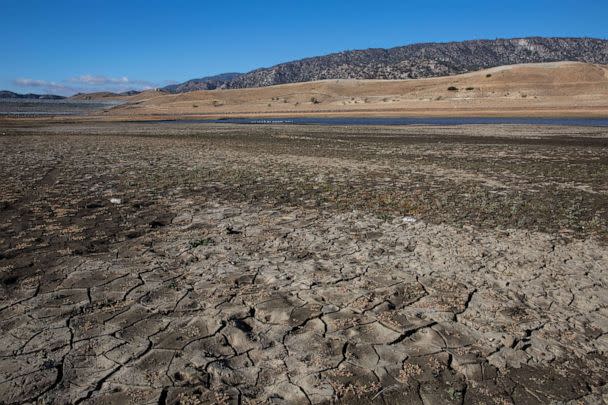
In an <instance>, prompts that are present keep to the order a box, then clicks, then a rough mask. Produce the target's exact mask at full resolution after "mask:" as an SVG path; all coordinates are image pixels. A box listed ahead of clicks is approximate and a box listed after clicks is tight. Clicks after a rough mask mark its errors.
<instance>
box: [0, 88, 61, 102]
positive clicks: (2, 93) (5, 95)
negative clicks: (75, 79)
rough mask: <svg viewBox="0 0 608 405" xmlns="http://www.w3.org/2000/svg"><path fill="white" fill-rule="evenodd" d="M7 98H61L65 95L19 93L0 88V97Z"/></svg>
mask: <svg viewBox="0 0 608 405" xmlns="http://www.w3.org/2000/svg"><path fill="white" fill-rule="evenodd" d="M2 98H4V99H7V98H13V99H30V100H31V99H38V100H62V99H64V98H65V97H63V96H56V95H54V94H33V93H27V94H19V93H14V92H12V91H7V90H0V99H2Z"/></svg>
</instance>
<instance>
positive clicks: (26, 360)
mask: <svg viewBox="0 0 608 405" xmlns="http://www.w3.org/2000/svg"><path fill="white" fill-rule="evenodd" d="M5 131H6V132H7V133H8V135H7V136H4V137H0V142H1V143H2V148H0V150H1V151H2V152H1V153H2V163H1V166H0V167H1V169H2V172H3V173H6V177H7V179H8V180H7V182H6V186H5V188H4V189H3V192H2V201H1V204H2V211H0V215H1V218H2V228H0V232H1V234H0V235H1V246H2V258H1V259H0V267H1V271H2V273H1V279H2V290H1V294H2V295H1V301H0V322H1V325H2V327H1V328H0V329H1V332H0V333H2V335H1V341H2V348H1V349H0V356H1V357H0V398H1V400H2V401H4V402H6V403H23V402H28V401H29V402H35V401H38V400H40V401H43V402H51V403H122V402H131V403H176V402H177V401H179V402H180V403H239V402H240V403H258V402H271V403H326V402H331V401H342V402H344V403H375V402H377V403H383V402H386V403H425V404H427V403H433V404H435V403H437V404H440V403H441V404H443V403H497V404H501V403H548V402H551V401H561V402H568V401H583V402H587V403H597V402H600V401H601V400H602V396H603V395H605V391H604V390H605V388H604V385H605V379H606V374H607V373H608V367H606V357H605V356H606V351H607V350H608V335H607V332H608V313H607V302H606V283H607V280H606V278H607V273H606V271H607V269H608V255H607V254H606V245H605V235H606V233H605V232H606V223H605V219H604V218H605V217H604V216H603V214H604V213H605V211H604V210H605V209H606V206H605V194H606V189H605V185H606V177H605V174H606V171H605V170H606V161H605V156H606V155H605V151H606V147H607V145H606V134H605V133H604V132H605V130H602V129H597V128H594V129H590V128H567V129H564V128H552V127H551V128H542V127H526V128H520V129H518V130H515V129H513V128H510V127H494V126H488V127H484V128H480V127H459V128H439V129H437V128H434V129H431V128H418V129H417V128H408V129H400V128H394V129H386V128H378V129H374V130H373V131H370V130H369V129H349V130H347V129H336V128H310V127H306V128H303V127H297V126H292V127H288V128H287V127H281V126H276V127H268V128H257V127H256V128H251V127H246V128H244V127H231V126H221V125H220V126H213V125H192V126H185V127H184V126H183V125H182V126H161V127H159V126H154V125H149V124H148V125H143V124H99V125H78V126H72V125H66V126H62V127H60V126H52V127H42V128H41V127H38V128H25V127H19V128H15V127H11V128H7V129H6V130H5ZM157 131H160V132H157ZM603 131H604V132H603ZM564 167H566V168H567V170H565V169H564ZM371 186H373V187H374V188H370V187H371ZM577 195H579V196H582V197H584V198H582V199H581V200H576V199H573V200H572V201H566V197H568V196H574V197H576V196H577ZM549 196H553V197H554V198H556V199H557V200H556V201H552V200H550V199H549V198H548V197H549ZM602 201H603V202H602ZM509 202H511V205H508V203H509ZM424 204H427V205H428V206H426V207H425V206H424ZM507 208H508V209H507ZM543 215H546V217H544V216H543ZM414 220H415V221H414Z"/></svg>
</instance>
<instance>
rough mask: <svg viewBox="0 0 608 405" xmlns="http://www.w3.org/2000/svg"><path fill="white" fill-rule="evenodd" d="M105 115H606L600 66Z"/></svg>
mask: <svg viewBox="0 0 608 405" xmlns="http://www.w3.org/2000/svg"><path fill="white" fill-rule="evenodd" d="M108 115H112V116H123V117H124V116H127V117H140V118H144V117H151V118H153V117H159V118H169V119H171V118H173V117H175V118H185V117H192V118H199V117H200V118H203V117H218V118H219V117H231V116H233V117H234V116H236V117H239V116H251V117H255V116H257V117H280V116H284V117H293V116H306V115H348V116H356V115H363V116H370V115H381V116H385V115H399V116H444V117H448V116H488V115H490V116H497V115H498V116H555V117H567V116H584V117H591V116H596V117H597V116H601V117H605V116H608V66H606V65H598V64H589V63H582V62H552V63H541V64H522V65H509V66H502V67H495V68H490V69H485V70H481V71H477V72H471V73H466V74H461V75H455V76H446V77H436V78H426V79H415V80H321V81H314V82H305V83H290V84H282V85H277V86H268V87H260V88H246V89H228V90H212V91H194V92H190V93H184V94H167V93H164V92H158V91H147V92H143V93H141V94H139V95H137V96H134V97H133V98H130V99H129V100H128V102H127V103H126V104H123V105H120V106H118V107H115V108H113V109H111V110H110V111H109V112H108Z"/></svg>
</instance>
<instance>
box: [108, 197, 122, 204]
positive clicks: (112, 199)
mask: <svg viewBox="0 0 608 405" xmlns="http://www.w3.org/2000/svg"><path fill="white" fill-rule="evenodd" d="M110 202H111V203H112V204H122V200H121V199H120V198H110Z"/></svg>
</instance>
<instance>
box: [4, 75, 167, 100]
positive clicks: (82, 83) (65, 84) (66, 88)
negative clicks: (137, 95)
mask: <svg viewBox="0 0 608 405" xmlns="http://www.w3.org/2000/svg"><path fill="white" fill-rule="evenodd" d="M13 83H14V84H15V85H16V86H19V87H21V88H23V89H27V91H34V90H33V89H36V90H37V91H41V90H42V91H44V92H47V93H54V94H60V95H72V94H75V93H92V92H98V91H111V92H116V93H122V92H124V91H128V90H149V89H153V88H156V87H159V85H158V84H156V83H153V82H149V81H147V80H132V79H129V78H128V77H126V76H122V77H107V76H102V75H90V74H87V75H82V76H77V77H72V78H69V79H66V80H62V81H61V82H52V81H47V80H38V79H28V78H19V79H15V80H13Z"/></svg>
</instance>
